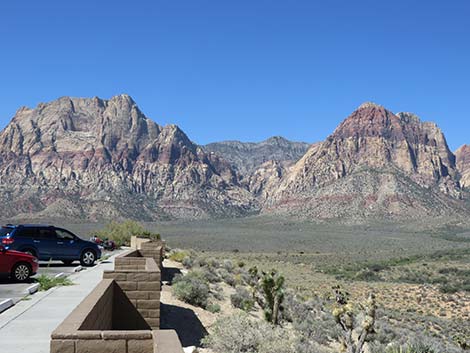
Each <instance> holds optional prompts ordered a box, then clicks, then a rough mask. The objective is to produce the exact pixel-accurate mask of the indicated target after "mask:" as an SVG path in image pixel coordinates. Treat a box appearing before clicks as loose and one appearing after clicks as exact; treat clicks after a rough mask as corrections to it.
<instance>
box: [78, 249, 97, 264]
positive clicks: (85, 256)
mask: <svg viewBox="0 0 470 353" xmlns="http://www.w3.org/2000/svg"><path fill="white" fill-rule="evenodd" d="M95 260H96V255H95V252H94V251H93V250H90V249H87V250H85V251H84V252H83V253H82V256H81V257H80V263H81V265H82V266H86V267H89V266H93V264H94V263H95Z"/></svg>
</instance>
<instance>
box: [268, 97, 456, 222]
mask: <svg viewBox="0 0 470 353" xmlns="http://www.w3.org/2000/svg"><path fill="white" fill-rule="evenodd" d="M268 193H269V194H270V196H269V197H268V198H267V199H266V201H265V203H264V209H265V212H285V213H289V214H295V215H300V216H305V217H312V218H322V219H332V218H342V217H351V218H363V217H379V218H381V217H392V218H393V217H421V216H425V215H428V216H435V215H436V216H437V215H442V216H445V215H448V214H453V213H454V212H457V213H458V212H460V210H461V209H462V207H463V206H462V204H461V202H460V200H459V199H460V197H461V190H460V188H459V183H458V172H457V168H456V164H455V156H454V155H453V153H452V152H451V151H450V150H449V148H448V146H447V143H446V140H445V137H444V135H443V133H442V132H441V131H440V129H439V128H438V127H437V126H436V125H435V124H433V123H428V122H421V121H420V120H419V118H418V117H417V116H415V115H413V114H410V113H398V114H394V113H392V112H391V111H389V110H387V109H385V108H384V107H382V106H379V105H376V104H373V103H365V104H363V105H361V106H360V107H359V108H358V109H357V110H356V111H355V112H353V113H352V114H351V115H350V116H349V117H348V118H347V119H346V120H344V121H343V122H342V123H341V124H340V125H339V126H338V128H337V129H336V130H335V131H334V133H333V134H332V135H331V136H329V137H328V138H327V139H326V141H324V142H322V143H319V144H317V145H315V146H313V147H312V148H310V149H309V150H308V152H307V153H306V154H305V155H304V156H303V157H302V158H301V159H300V160H299V161H298V162H297V163H296V164H295V165H294V166H293V167H292V168H291V169H290V170H289V172H288V173H285V174H284V176H283V177H282V178H281V180H280V181H279V183H278V184H277V185H271V191H270V192H268Z"/></svg>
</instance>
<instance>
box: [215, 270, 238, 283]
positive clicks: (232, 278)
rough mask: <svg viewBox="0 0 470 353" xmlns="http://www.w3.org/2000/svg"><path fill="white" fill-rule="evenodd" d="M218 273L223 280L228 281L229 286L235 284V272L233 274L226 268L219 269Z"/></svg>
mask: <svg viewBox="0 0 470 353" xmlns="http://www.w3.org/2000/svg"><path fill="white" fill-rule="evenodd" d="M217 273H218V274H219V277H220V278H221V279H222V281H224V282H225V283H227V284H228V285H229V286H232V287H233V286H235V282H236V280H235V276H234V275H233V274H231V273H230V272H228V271H227V270H226V269H224V268H221V269H219V270H218V271H217Z"/></svg>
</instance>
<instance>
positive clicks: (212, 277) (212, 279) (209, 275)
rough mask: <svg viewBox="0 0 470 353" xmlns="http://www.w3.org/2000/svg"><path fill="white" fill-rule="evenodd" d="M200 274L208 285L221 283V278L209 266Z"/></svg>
mask: <svg viewBox="0 0 470 353" xmlns="http://www.w3.org/2000/svg"><path fill="white" fill-rule="evenodd" d="M201 273H202V275H203V276H204V278H205V279H206V281H208V282H209V283H219V282H221V278H220V276H219V274H218V273H217V269H215V268H213V267H210V266H206V267H203V268H202V269H201Z"/></svg>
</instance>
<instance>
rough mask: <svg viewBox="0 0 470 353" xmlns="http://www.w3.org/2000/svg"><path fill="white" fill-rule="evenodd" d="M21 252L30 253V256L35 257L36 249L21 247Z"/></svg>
mask: <svg viewBox="0 0 470 353" xmlns="http://www.w3.org/2000/svg"><path fill="white" fill-rule="evenodd" d="M21 252H24V253H25V254H28V255H31V256H34V257H37V255H36V251H34V250H33V249H23V250H21Z"/></svg>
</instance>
